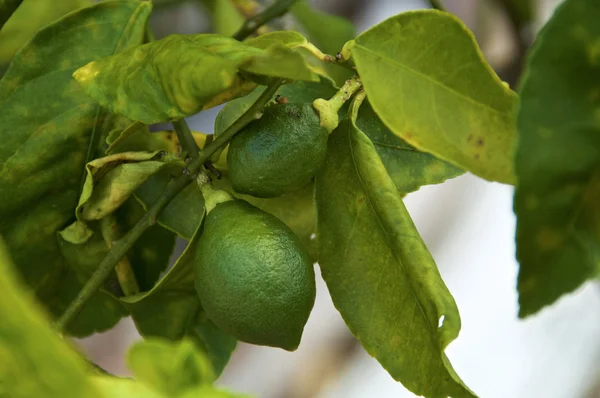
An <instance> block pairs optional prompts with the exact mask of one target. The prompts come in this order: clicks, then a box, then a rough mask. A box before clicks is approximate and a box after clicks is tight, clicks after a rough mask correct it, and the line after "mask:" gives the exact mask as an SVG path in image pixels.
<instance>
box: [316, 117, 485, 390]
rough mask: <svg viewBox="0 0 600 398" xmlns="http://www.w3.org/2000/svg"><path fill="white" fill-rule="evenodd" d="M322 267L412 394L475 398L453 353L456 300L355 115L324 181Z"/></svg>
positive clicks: (354, 327) (335, 146)
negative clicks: (450, 353)
mask: <svg viewBox="0 0 600 398" xmlns="http://www.w3.org/2000/svg"><path fill="white" fill-rule="evenodd" d="M315 200H316V203H317V236H318V245H319V265H320V267H321V271H322V275H323V278H324V279H325V282H326V283H327V286H328V288H329V292H330V294H331V298H332V299H333V303H334V304H335V306H336V308H337V309H338V310H339V311H340V313H341V314H342V317H343V318H344V320H345V322H346V324H347V325H348V327H349V328H350V330H351V331H352V333H353V334H354V335H355V336H357V338H358V339H359V340H360V341H361V343H362V345H363V346H364V347H365V349H366V350H367V352H368V353H369V354H371V355H373V356H374V357H375V358H377V360H378V361H379V362H380V363H381V364H382V366H383V367H384V368H385V369H386V370H387V371H388V372H389V373H390V375H391V376H392V377H393V378H394V379H396V380H398V381H400V382H402V384H404V386H405V387H406V388H408V389H409V390H411V391H412V392H414V393H415V394H417V395H423V396H426V397H442V396H444V397H446V396H452V397H473V396H474V395H473V394H472V393H471V392H470V391H469V389H468V388H467V387H466V386H465V385H464V384H463V383H462V382H461V380H460V378H459V377H458V375H457V374H456V373H455V371H454V370H453V368H452V366H451V364H450V362H449V361H448V359H447V358H446V356H445V354H444V348H445V347H446V346H447V345H448V344H449V343H450V342H451V341H452V340H454V339H455V338H456V337H457V336H458V333H459V330H460V317H459V314H458V309H457V308H456V304H455V302H454V299H453V298H452V295H451V294H450V292H449V291H448V289H447V287H446V286H445V284H444V282H443V280H442V279H441V277H440V274H439V271H438V270H437V267H436V264H435V262H434V260H433V258H432V256H431V254H430V253H429V251H428V250H427V247H426V246H425V244H424V243H423V241H422V239H421V237H420V236H419V233H418V231H417V230H416V228H415V226H414V224H413V222H412V220H411V218H410V216H409V214H408V212H407V210H406V208H405V207H404V204H403V203H402V200H401V199H400V193H399V192H398V190H397V189H396V186H395V185H394V183H393V182H392V180H391V179H390V178H389V176H388V175H387V173H386V171H385V168H384V165H383V163H382V162H381V160H380V159H379V157H378V155H377V152H376V150H375V147H374V146H373V144H372V143H371V142H370V141H369V138H368V137H367V136H365V135H364V134H363V133H362V132H361V131H360V130H358V128H356V127H355V126H354V125H353V124H352V123H351V122H350V121H349V120H348V119H345V120H344V121H343V122H342V123H341V124H340V126H339V127H338V128H337V129H336V130H335V131H334V132H333V133H332V135H331V138H330V140H329V147H328V157H327V161H326V164H325V166H324V168H323V169H322V171H321V172H320V173H319V174H318V175H317V180H316V194H315Z"/></svg>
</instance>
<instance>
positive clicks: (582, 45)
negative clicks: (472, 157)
mask: <svg viewBox="0 0 600 398" xmlns="http://www.w3.org/2000/svg"><path fill="white" fill-rule="evenodd" d="M599 20H600V3H597V2H593V1H584V0H568V1H566V2H565V3H564V5H563V6H561V7H560V8H559V9H558V10H557V11H556V13H555V14H554V17H552V19H551V20H550V22H548V24H547V25H546V27H545V28H544V29H543V31H542V32H541V33H540V36H539V38H538V40H537V42H536V44H535V46H534V48H533V50H532V53H531V55H530V57H529V61H528V67H527V73H526V74H525V77H524V79H523V84H522V88H521V104H520V108H519V116H518V129H519V145H518V149H517V157H516V170H517V176H518V184H517V189H516V192H515V200H514V205H515V212H516V214H517V219H518V221H517V258H518V260H519V262H520V271H519V283H518V290H519V304H520V309H519V316H521V317H525V316H527V315H530V314H533V313H535V312H536V311H538V310H539V309H540V308H542V307H544V306H546V305H549V304H551V303H553V302H554V301H556V300H557V299H558V298H559V297H560V296H561V295H563V294H565V293H568V292H571V291H573V290H575V289H576V288H577V287H579V286H580V285H581V284H582V283H583V282H584V281H585V280H587V279H589V278H593V277H595V276H597V275H598V272H600V266H599V265H598V264H600V207H599V204H600V119H599V118H598V115H599V113H598V109H600V52H599V51H598V43H600V24H598V21H599Z"/></svg>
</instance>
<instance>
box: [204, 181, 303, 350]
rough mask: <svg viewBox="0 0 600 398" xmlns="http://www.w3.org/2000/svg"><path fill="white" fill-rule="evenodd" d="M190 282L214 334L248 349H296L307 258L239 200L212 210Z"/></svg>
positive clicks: (276, 224) (287, 233)
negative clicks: (217, 332)
mask: <svg viewBox="0 0 600 398" xmlns="http://www.w3.org/2000/svg"><path fill="white" fill-rule="evenodd" d="M216 192H219V191H216ZM220 192H222V191H220ZM207 209H208V206H207ZM195 276H196V290H197V292H198V295H199V297H200V301H201V303H202V307H203V308H204V310H205V311H206V314H207V315H208V317H209V318H210V319H211V320H212V321H213V322H214V323H215V324H216V325H217V326H219V327H220V328H221V329H223V330H224V331H226V332H228V333H230V334H231V335H233V336H234V337H236V338H237V339H239V340H241V341H244V342H247V343H251V344H258V345H268V346H274V347H281V348H283V349H285V350H288V351H293V350H295V349H296V348H297V347H298V345H299V344H300V339H301V337H302V331H303V329H304V325H305V324H306V321H307V320H308V316H309V314H310V311H311V309H312V307H313V304H314V300H315V275H314V269H313V265H312V263H311V262H310V259H309V256H308V253H307V252H306V250H305V249H304V248H303V247H302V245H301V243H300V241H299V240H298V238H297V237H296V235H295V234H294V233H293V232H292V231H291V230H290V229H289V228H288V227H287V226H286V225H285V224H284V223H283V222H281V221H280V220H279V219H278V218H276V217H275V216H273V215H271V214H268V213H266V212H264V211H262V210H260V209H258V208H256V207H254V206H252V205H251V204H249V203H248V202H246V201H244V200H239V199H235V200H229V201H225V202H222V203H218V204H216V205H215V206H214V208H213V209H212V210H210V211H209V213H208V215H207V216H206V219H205V220H204V226H203V230H202V234H201V236H200V238H199V240H198V243H197V246H196V252H195Z"/></svg>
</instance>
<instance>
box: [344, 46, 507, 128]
mask: <svg viewBox="0 0 600 398" xmlns="http://www.w3.org/2000/svg"><path fill="white" fill-rule="evenodd" d="M355 46H356V47H360V49H361V50H364V51H366V52H369V53H371V54H373V55H374V56H376V57H378V58H379V59H381V60H382V61H383V62H387V63H389V64H392V65H396V66H398V67H400V68H402V69H404V70H406V71H408V72H410V73H412V74H414V75H416V76H418V77H421V78H423V79H424V80H426V81H428V82H429V83H431V84H433V85H436V86H438V87H440V88H442V89H444V90H446V91H448V92H450V93H452V94H454V95H456V96H457V97H459V98H461V99H463V100H465V101H467V102H469V103H471V104H472V105H474V106H477V107H481V108H484V109H487V110H489V111H491V112H492V113H496V114H499V115H501V116H504V117H509V118H510V116H511V115H510V113H507V112H503V111H500V110H498V109H496V108H492V107H491V106H490V105H488V104H485V103H483V102H479V101H477V100H475V99H473V98H471V97H469V96H467V95H465V94H463V93H461V92H460V91H456V90H455V89H453V88H451V87H448V86H446V85H445V84H443V83H441V82H440V81H438V80H436V79H434V78H432V77H430V76H428V75H424V74H423V73H421V72H419V71H417V70H415V69H413V68H411V67H409V66H407V65H405V64H402V63H400V62H398V61H395V60H393V59H391V58H387V57H385V56H384V55H382V54H380V53H378V52H375V51H374V50H371V49H370V48H367V47H365V46H362V45H360V44H358V43H356V44H355ZM500 84H501V82H500Z"/></svg>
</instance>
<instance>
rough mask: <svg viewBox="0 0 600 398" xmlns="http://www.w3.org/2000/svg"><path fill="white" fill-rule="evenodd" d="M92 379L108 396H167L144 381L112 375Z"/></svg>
mask: <svg viewBox="0 0 600 398" xmlns="http://www.w3.org/2000/svg"><path fill="white" fill-rule="evenodd" d="M90 381H91V382H92V383H93V384H94V385H95V386H96V388H97V389H98V390H99V391H101V392H102V394H103V396H104V397H106V398H166V397H165V396H164V395H163V394H160V393H159V392H157V391H154V390H152V389H151V388H150V387H148V386H146V385H145V384H143V383H137V382H135V381H134V380H131V379H122V378H119V377H112V376H92V377H90Z"/></svg>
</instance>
